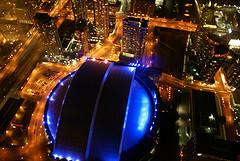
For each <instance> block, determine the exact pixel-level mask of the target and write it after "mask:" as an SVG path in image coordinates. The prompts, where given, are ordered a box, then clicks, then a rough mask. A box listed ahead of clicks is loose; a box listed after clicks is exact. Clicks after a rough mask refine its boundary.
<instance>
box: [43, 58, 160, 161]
mask: <svg viewBox="0 0 240 161" xmlns="http://www.w3.org/2000/svg"><path fill="white" fill-rule="evenodd" d="M139 70H140V69H138V68H136V67H132V66H123V65H119V64H116V63H108V62H102V61H86V62H85V63H84V64H83V65H82V66H81V68H79V70H77V71H76V72H73V73H71V74H70V75H68V76H67V77H66V78H64V79H63V80H61V81H60V82H59V83H58V85H57V86H56V87H55V88H54V89H53V91H52V92H51V94H50V95H49V98H48V101H47V103H46V108H45V114H44V125H45V129H46V132H47V134H48V137H49V140H50V148H51V151H52V152H51V154H52V156H53V157H55V158H58V159H62V158H64V159H67V160H74V161H77V160H78V161H80V160H81V161H83V160H93V161H97V160H101V161H119V160H121V161H123V160H139V159H140V158H142V157H144V155H146V154H147V153H149V151H150V150H151V149H152V148H153V146H154V140H153V137H154V136H155V135H156V129H157V128H158V127H157V124H158V123H157V111H158V105H159V102H160V99H159V94H158V91H157V90H156V88H155V86H154V84H153V83H152V81H151V80H150V79H148V77H146V76H145V75H144V74H143V72H139Z"/></svg>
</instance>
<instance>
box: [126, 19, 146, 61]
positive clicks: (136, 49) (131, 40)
mask: <svg viewBox="0 0 240 161" xmlns="http://www.w3.org/2000/svg"><path fill="white" fill-rule="evenodd" d="M147 26H148V20H145V19H140V18H133V17H127V18H125V19H124V20H123V36H122V54H121V55H122V56H124V57H129V58H133V59H135V60H139V61H140V62H141V60H142V58H143V53H144V47H145V38H146V33H147Z"/></svg>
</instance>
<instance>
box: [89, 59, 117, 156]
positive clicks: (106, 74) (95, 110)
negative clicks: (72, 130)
mask: <svg viewBox="0 0 240 161" xmlns="http://www.w3.org/2000/svg"><path fill="white" fill-rule="evenodd" d="M112 66H113V63H111V64H110V65H109V66H108V69H107V70H106V72H105V74H104V76H103V79H102V82H101V85H100V88H99V92H98V95H97V98H96V103H95V106H94V111H93V116H92V121H91V125H90V131H89V135H88V143H87V147H86V154H85V158H88V156H89V150H90V144H91V138H92V133H93V131H92V129H93V127H94V123H95V118H96V114H97V109H98V104H99V101H100V98H101V94H102V90H103V87H104V85H105V83H106V80H107V77H108V74H109V72H110V70H111V68H112Z"/></svg>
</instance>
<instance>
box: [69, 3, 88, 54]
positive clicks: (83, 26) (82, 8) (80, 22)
mask: <svg viewBox="0 0 240 161" xmlns="http://www.w3.org/2000/svg"><path fill="white" fill-rule="evenodd" d="M72 8H73V13H74V19H75V29H76V30H75V34H74V35H75V36H74V37H73V41H77V43H76V44H80V45H79V50H83V51H84V53H86V52H87V51H88V28H87V8H86V0H72Z"/></svg>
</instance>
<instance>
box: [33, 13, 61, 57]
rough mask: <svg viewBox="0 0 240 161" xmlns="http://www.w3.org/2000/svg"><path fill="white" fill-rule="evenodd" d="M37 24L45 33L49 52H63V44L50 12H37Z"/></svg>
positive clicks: (43, 33) (44, 37) (45, 41)
mask: <svg viewBox="0 0 240 161" xmlns="http://www.w3.org/2000/svg"><path fill="white" fill-rule="evenodd" d="M35 25H36V26H37V28H38V30H39V31H40V33H41V34H42V35H43V43H44V45H45V46H46V51H47V53H48V54H50V55H60V54H62V45H61V41H60V38H59V35H58V30H57V26H56V25H55V23H54V21H53V18H52V17H50V16H49V15H48V13H36V15H35Z"/></svg>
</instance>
